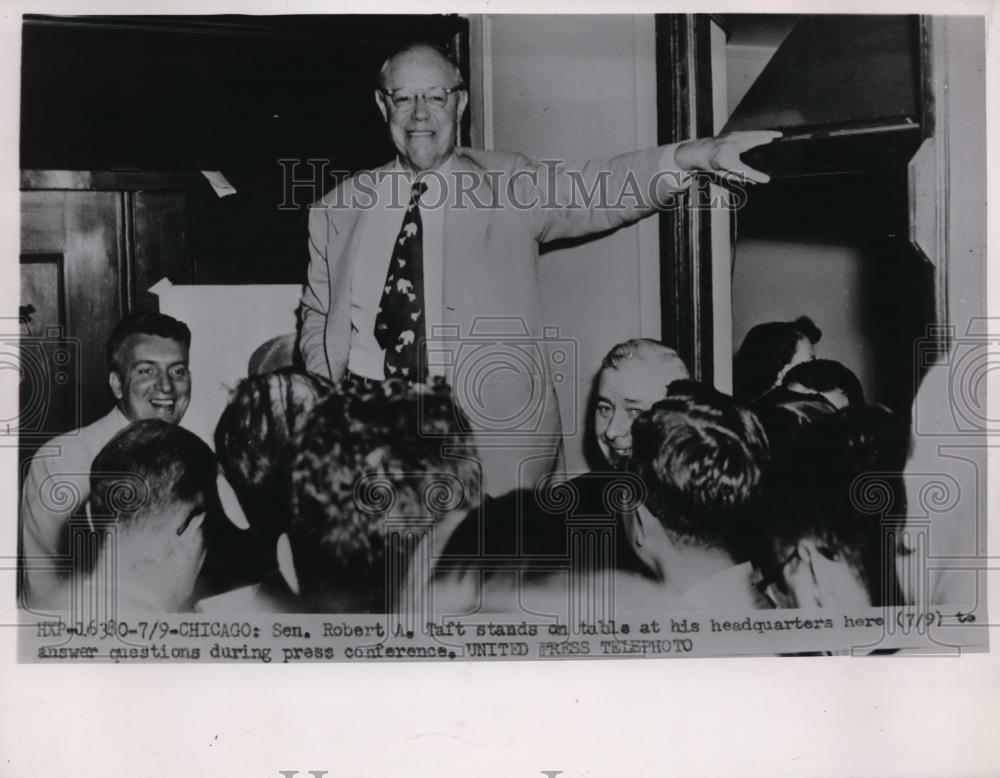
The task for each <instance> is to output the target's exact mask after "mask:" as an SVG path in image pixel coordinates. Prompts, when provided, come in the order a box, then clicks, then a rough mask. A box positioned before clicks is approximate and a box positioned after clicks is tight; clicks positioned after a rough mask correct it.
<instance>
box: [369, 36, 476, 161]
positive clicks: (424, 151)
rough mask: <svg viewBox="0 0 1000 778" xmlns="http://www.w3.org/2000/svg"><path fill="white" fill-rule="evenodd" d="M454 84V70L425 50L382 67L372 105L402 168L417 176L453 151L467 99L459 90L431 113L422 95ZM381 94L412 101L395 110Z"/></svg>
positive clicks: (411, 52)
mask: <svg viewBox="0 0 1000 778" xmlns="http://www.w3.org/2000/svg"><path fill="white" fill-rule="evenodd" d="M460 83H461V78H460V77H459V74H458V73H457V72H456V70H455V67H454V66H453V65H452V64H451V63H450V62H448V61H447V60H446V59H445V58H444V57H442V56H441V55H440V54H439V53H438V52H436V51H434V49H431V48H426V47H416V48H413V49H409V50H407V51H404V52H403V53H401V54H399V55H397V56H396V57H394V58H393V59H392V60H390V61H389V63H387V65H386V67H385V68H384V70H383V73H382V89H381V90H379V91H378V92H376V93H375V101H376V103H377V104H378V107H379V110H380V111H381V112H382V117H383V118H384V119H385V121H386V123H387V124H388V125H389V134H390V135H391V136H392V142H393V144H394V145H395V146H396V149H397V150H398V151H399V156H400V159H401V160H402V162H403V164H405V165H406V166H408V167H410V168H412V169H413V170H416V171H418V172H419V171H424V170H434V169H436V168H438V167H440V166H441V164H442V163H443V162H444V161H445V160H446V159H448V157H449V156H450V155H451V152H452V151H454V149H455V142H456V138H457V131H458V123H459V121H461V118H462V114H463V113H464V112H465V106H466V103H467V102H468V99H469V95H468V93H466V91H465V90H464V89H462V90H458V91H455V92H452V93H451V94H449V95H448V96H447V98H446V100H445V103H444V105H443V106H439V107H435V106H432V105H431V104H429V103H428V101H427V100H426V99H425V98H424V92H425V90H428V89H434V88H443V89H452V88H454V87H457V86H458V85H459V84H460ZM387 92H388V93H389V94H395V95H398V94H405V95H410V96H414V97H415V99H413V100H411V101H410V102H411V105H409V106H403V107H397V106H396V105H395V103H394V102H393V100H392V99H391V98H390V96H389V95H387V94H386V93H387Z"/></svg>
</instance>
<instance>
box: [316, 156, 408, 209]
mask: <svg viewBox="0 0 1000 778" xmlns="http://www.w3.org/2000/svg"><path fill="white" fill-rule="evenodd" d="M395 164H396V163H395V162H386V163H385V164H384V165H380V166H378V167H374V168H365V169H364V170H358V171H357V172H355V173H352V174H351V175H349V176H347V177H345V178H343V179H341V180H340V181H339V182H338V183H337V184H336V185H334V186H333V187H331V188H330V189H328V190H326V191H324V192H323V196H322V197H320V198H319V199H318V200H316V201H315V202H313V203H311V204H310V205H309V207H310V209H327V210H329V209H330V208H331V207H337V206H340V207H342V206H343V204H345V203H350V202H352V199H357V197H358V196H359V195H366V196H370V194H371V192H372V190H373V188H374V186H375V184H376V183H377V182H378V181H379V180H380V178H383V177H384V174H385V173H386V172H388V171H389V170H392V169H393V167H395ZM346 210H349V209H346Z"/></svg>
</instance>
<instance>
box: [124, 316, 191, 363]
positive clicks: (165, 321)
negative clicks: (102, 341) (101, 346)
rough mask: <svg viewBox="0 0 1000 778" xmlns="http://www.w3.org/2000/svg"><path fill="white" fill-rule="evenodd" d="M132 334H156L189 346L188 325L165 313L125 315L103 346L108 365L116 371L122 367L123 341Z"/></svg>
mask: <svg viewBox="0 0 1000 778" xmlns="http://www.w3.org/2000/svg"><path fill="white" fill-rule="evenodd" d="M132 335H157V336H159V337H161V338H170V340H176V341H177V342H178V343H180V344H181V345H182V346H184V348H186V349H189V348H191V330H190V329H189V328H188V326H187V325H186V324H185V323H184V322H182V321H178V320H177V319H175V318H174V317H173V316H167V314H165V313H137V314H133V315H132V316H127V317H125V318H124V319H122V320H121V321H120V322H118V324H117V325H115V328H114V329H113V330H112V331H111V336H110V337H109V338H108V343H107V346H106V347H105V348H106V350H107V355H108V367H109V368H110V369H111V371H112V372H115V373H117V372H118V371H120V370H121V368H122V363H123V360H124V351H125V341H126V340H128V339H129V337H131V336H132Z"/></svg>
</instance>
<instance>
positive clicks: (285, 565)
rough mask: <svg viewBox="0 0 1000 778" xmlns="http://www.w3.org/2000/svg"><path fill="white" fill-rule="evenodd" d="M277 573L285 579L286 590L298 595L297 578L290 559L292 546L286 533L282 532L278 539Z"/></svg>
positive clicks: (292, 560) (292, 561) (293, 563)
mask: <svg viewBox="0 0 1000 778" xmlns="http://www.w3.org/2000/svg"><path fill="white" fill-rule="evenodd" d="M277 553H278V571H279V572H280V573H281V577H282V578H284V579H285V583H286V584H288V588H289V589H291V590H292V591H293V592H294V593H295V594H299V576H298V575H297V574H296V572H295V560H294V559H293V558H292V544H291V542H290V541H289V540H288V533H287V532H282V533H281V537H279V538H278V548H277Z"/></svg>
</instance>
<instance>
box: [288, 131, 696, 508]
mask: <svg viewBox="0 0 1000 778" xmlns="http://www.w3.org/2000/svg"><path fill="white" fill-rule="evenodd" d="M665 161H666V162H667V167H668V168H669V167H671V166H672V163H673V147H661V148H655V149H649V150H646V151H638V152H633V153H629V154H622V155H619V156H616V157H612V158H609V159H603V160H591V161H587V162H583V163H580V164H572V163H568V164H566V165H565V166H560V167H558V168H550V167H547V166H545V165H539V164H537V163H534V162H532V161H531V160H529V159H528V158H527V157H525V156H523V155H520V154H510V153H506V152H496V151H481V150H473V149H456V151H455V154H454V157H453V160H452V166H451V167H452V170H451V174H450V176H449V177H448V181H447V185H448V192H449V196H448V198H447V203H446V205H445V206H444V207H445V208H446V211H445V215H444V290H443V303H444V317H445V326H446V332H444V333H437V334H438V335H439V336H440V335H443V336H444V337H441V338H439V340H440V342H441V344H442V348H443V349H444V350H445V351H446V352H447V359H448V360H449V363H450V365H451V375H452V388H453V390H454V392H455V398H456V400H457V402H458V403H459V404H460V406H461V407H462V408H463V410H464V411H465V413H466V414H467V416H468V417H469V419H470V421H471V423H472V426H473V428H474V429H475V431H476V444H477V447H478V449H479V452H480V457H481V459H482V460H483V463H484V471H485V476H486V488H487V490H488V491H489V492H490V493H491V494H494V495H499V494H502V493H505V492H506V491H508V490H510V489H512V488H515V487H528V486H531V485H532V484H533V483H535V481H537V480H538V478H540V477H542V476H544V475H545V474H547V473H549V472H552V470H553V468H554V467H556V466H557V463H558V461H559V459H560V456H561V450H562V449H561V446H562V440H561V425H560V420H559V409H558V405H557V402H556V396H555V392H554V390H553V384H552V377H553V373H554V371H555V370H558V364H559V357H558V352H559V350H560V348H564V347H565V345H566V344H565V341H564V340H563V339H560V338H556V337H552V333H550V332H549V333H547V332H546V331H545V329H544V328H543V318H542V312H541V304H540V298H539V290H538V278H537V268H536V265H537V261H538V246H539V243H543V242H546V241H550V240H556V239H561V238H577V237H581V236H585V235H590V234H594V233H601V232H606V231H609V230H613V229H617V228H619V227H621V226H624V225H626V224H629V223H632V222H635V221H637V220H638V219H640V218H642V217H643V216H646V215H649V214H650V213H652V212H653V211H654V210H655V208H654V202H653V200H652V199H651V198H650V197H649V196H648V195H649V194H652V192H651V190H653V189H657V187H658V188H659V191H660V192H661V193H666V192H668V191H670V190H676V189H678V188H680V187H679V186H677V185H676V181H677V179H676V177H667V178H664V177H662V176H660V177H658V176H657V173H659V172H660V171H661V169H662V168H663V167H664V162H665ZM389 167H391V166H386V167H384V168H380V169H379V170H377V171H371V172H369V173H366V174H358V175H356V176H354V177H352V178H350V179H348V180H347V181H345V182H343V183H342V184H341V185H340V186H339V187H337V188H335V189H334V190H331V192H328V193H327V194H326V195H324V197H323V198H322V199H321V200H320V201H319V202H317V203H315V204H314V205H313V206H312V208H311V210H310V213H309V251H310V263H309V271H308V278H307V281H306V285H305V291H304V294H303V296H302V331H301V335H300V350H301V352H302V355H303V358H304V360H305V364H306V368H307V369H308V370H309V371H311V372H315V373H319V374H320V375H324V376H326V377H329V378H330V379H332V380H334V381H337V380H339V379H340V378H341V377H342V376H343V375H344V372H345V371H346V369H347V363H348V356H349V353H348V352H349V350H350V340H351V287H352V274H353V269H354V263H355V262H356V261H357V257H358V245H359V241H360V237H361V233H362V230H361V229H359V226H360V225H361V224H362V223H363V219H362V216H363V214H364V213H365V209H364V206H365V204H366V203H368V202H370V199H371V198H370V192H371V190H372V189H373V187H372V186H371V184H370V182H371V180H372V179H371V178H369V179H368V184H367V185H366V180H365V178H364V176H366V175H367V176H372V175H377V174H378V173H379V171H381V170H388V169H389ZM600 182H604V185H603V190H604V191H605V193H606V197H605V198H604V202H601V201H600V200H599V199H598V200H596V201H595V202H591V203H589V204H588V203H586V196H587V193H588V192H594V191H597V192H598V193H599V192H600V191H601V189H600V188H599V189H597V190H595V189H594V187H595V185H597V184H599V183H600ZM629 193H632V194H635V193H639V197H635V196H630V194H629ZM660 197H661V201H662V198H663V194H661V196H660ZM352 206H353V207H352ZM602 206H608V207H602ZM400 219H402V214H401V216H400ZM431 359H432V360H434V359H435V357H433V356H432V357H431ZM564 378H565V379H567V380H572V381H574V382H576V381H577V380H578V376H575V375H572V376H565V377H564Z"/></svg>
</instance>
